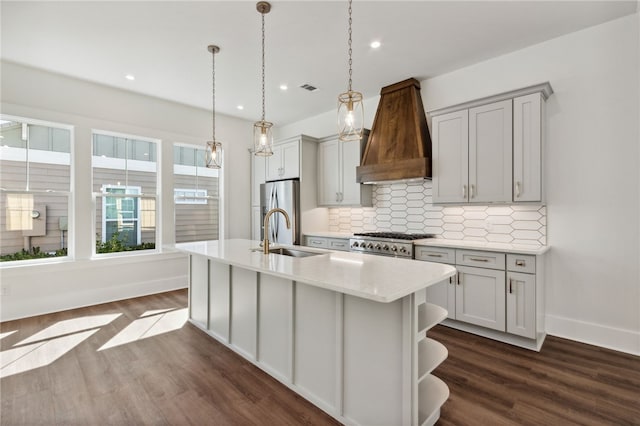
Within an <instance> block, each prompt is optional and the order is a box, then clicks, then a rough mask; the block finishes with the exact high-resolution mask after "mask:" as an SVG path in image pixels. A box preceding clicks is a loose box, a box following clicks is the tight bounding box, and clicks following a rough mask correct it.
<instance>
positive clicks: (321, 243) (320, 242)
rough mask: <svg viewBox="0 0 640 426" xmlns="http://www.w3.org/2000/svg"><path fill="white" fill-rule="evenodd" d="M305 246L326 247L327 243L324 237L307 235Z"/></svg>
mask: <svg viewBox="0 0 640 426" xmlns="http://www.w3.org/2000/svg"><path fill="white" fill-rule="evenodd" d="M305 245H306V246H309V247H322V248H328V246H329V244H328V241H327V239H326V238H317V237H307V239H306V242H305Z"/></svg>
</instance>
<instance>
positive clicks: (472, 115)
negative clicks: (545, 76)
mask: <svg viewBox="0 0 640 426" xmlns="http://www.w3.org/2000/svg"><path fill="white" fill-rule="evenodd" d="M551 93H553V91H552V89H551V86H550V85H549V83H544V84H540V85H536V86H531V87H527V88H524V89H520V90H516V91H512V92H509V93H504V94H500V95H496V96H492V97H490V98H485V99H480V100H477V101H472V102H467V103H465V104H461V105H456V106H453V107H449V108H445V109H441V110H437V111H432V112H431V113H430V115H431V116H432V121H431V128H432V136H433V137H432V141H433V202H434V203H437V204H446V203H451V204H465V203H479V204H489V203H503V204H507V203H512V202H513V203H518V202H543V201H544V197H543V185H542V148H543V136H544V101H545V100H546V99H547V97H548V96H549V95H551Z"/></svg>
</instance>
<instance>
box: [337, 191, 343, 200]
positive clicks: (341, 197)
mask: <svg viewBox="0 0 640 426" xmlns="http://www.w3.org/2000/svg"><path fill="white" fill-rule="evenodd" d="M338 194H340V200H338V201H344V195H342V192H338Z"/></svg>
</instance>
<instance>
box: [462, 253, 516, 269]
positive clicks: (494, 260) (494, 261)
mask: <svg viewBox="0 0 640 426" xmlns="http://www.w3.org/2000/svg"><path fill="white" fill-rule="evenodd" d="M504 257H505V256H504V253H493V252H490V251H473V250H456V265H466V266H476V267H479V268H489V269H504V266H505V265H504V263H505V262H504Z"/></svg>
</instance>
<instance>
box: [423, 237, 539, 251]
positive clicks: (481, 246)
mask: <svg viewBox="0 0 640 426" xmlns="http://www.w3.org/2000/svg"><path fill="white" fill-rule="evenodd" d="M413 243H414V244H415V245H416V246H428V247H447V248H457V249H469V250H484V251H499V252H503V253H518V254H533V255H538V254H543V253H545V252H546V251H547V250H549V248H550V246H543V245H535V244H507V243H487V242H483V241H468V240H447V239H444V238H426V239H424V240H415V241H413Z"/></svg>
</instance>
